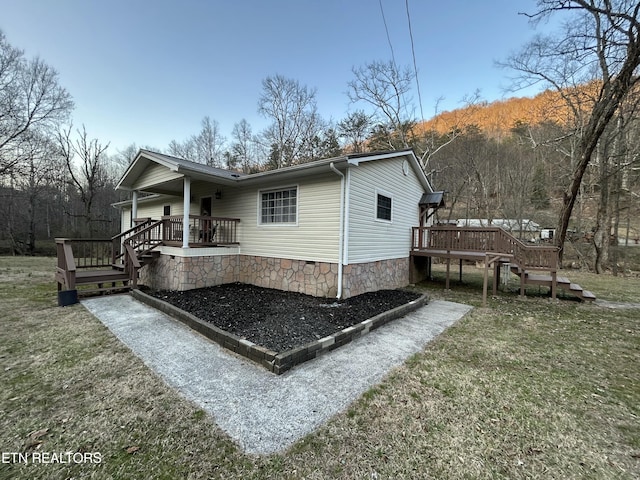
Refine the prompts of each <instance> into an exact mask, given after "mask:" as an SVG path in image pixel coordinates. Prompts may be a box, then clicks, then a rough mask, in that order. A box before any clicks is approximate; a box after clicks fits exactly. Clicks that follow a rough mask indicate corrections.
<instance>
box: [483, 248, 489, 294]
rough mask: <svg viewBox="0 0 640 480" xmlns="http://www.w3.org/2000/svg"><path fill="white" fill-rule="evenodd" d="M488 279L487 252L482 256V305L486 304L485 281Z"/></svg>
mask: <svg viewBox="0 0 640 480" xmlns="http://www.w3.org/2000/svg"><path fill="white" fill-rule="evenodd" d="M488 281H489V254H486V255H485V257H484V276H483V281H482V306H483V307H486V306H487V283H488Z"/></svg>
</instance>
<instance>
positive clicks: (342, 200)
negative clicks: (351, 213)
mask: <svg viewBox="0 0 640 480" xmlns="http://www.w3.org/2000/svg"><path fill="white" fill-rule="evenodd" d="M329 168H331V170H333V172H334V173H336V174H337V175H339V176H340V238H339V243H338V293H337V298H338V300H339V299H340V298H342V265H343V260H344V259H343V252H344V224H345V221H344V217H345V211H344V210H345V203H346V202H345V197H344V194H345V186H344V183H345V177H344V173H342V172H341V171H340V170H338V169H337V168H336V167H335V165H334V164H333V162H331V163H330V164H329Z"/></svg>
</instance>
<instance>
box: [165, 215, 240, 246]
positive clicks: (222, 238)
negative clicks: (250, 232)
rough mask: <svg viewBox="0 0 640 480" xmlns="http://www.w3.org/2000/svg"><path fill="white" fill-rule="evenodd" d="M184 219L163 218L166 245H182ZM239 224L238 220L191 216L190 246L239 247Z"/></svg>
mask: <svg viewBox="0 0 640 480" xmlns="http://www.w3.org/2000/svg"><path fill="white" fill-rule="evenodd" d="M183 218H184V217H183V216H182V215H169V216H164V217H162V221H163V222H164V227H163V241H164V243H165V244H166V245H182V238H183V228H184V226H183ZM239 222H240V219H238V218H226V217H207V216H203V215H189V232H188V235H189V244H195V245H205V246H206V245H237V244H238V223H239Z"/></svg>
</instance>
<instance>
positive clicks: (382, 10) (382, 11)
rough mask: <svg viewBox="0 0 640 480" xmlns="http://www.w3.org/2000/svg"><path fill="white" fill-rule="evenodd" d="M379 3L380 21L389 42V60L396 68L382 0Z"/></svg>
mask: <svg viewBox="0 0 640 480" xmlns="http://www.w3.org/2000/svg"><path fill="white" fill-rule="evenodd" d="M378 4H379V5H380V13H382V22H383V23H384V29H385V31H386V32H387V42H389V48H390V49H391V60H392V61H393V68H395V69H396V70H397V68H398V67H397V65H396V57H395V55H394V53H393V45H391V37H390V36H389V27H387V19H386V18H385V16H384V9H383V8H382V0H378Z"/></svg>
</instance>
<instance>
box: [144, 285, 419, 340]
mask: <svg viewBox="0 0 640 480" xmlns="http://www.w3.org/2000/svg"><path fill="white" fill-rule="evenodd" d="M147 293H149V294H150V295H153V296H155V297H157V298H159V299H161V300H164V301H165V302H168V303H170V304H172V305H175V306H176V307H178V308H180V309H181V310H184V311H186V312H189V313H191V314H192V315H195V316H196V317H198V318H200V319H201V320H205V321H207V322H210V323H212V324H213V325H215V326H216V327H218V328H221V329H222V330H225V331H227V332H230V333H233V334H234V335H237V336H239V337H241V338H246V339H247V340H250V341H252V342H253V343H255V344H257V345H261V346H263V347H266V348H268V349H270V350H273V351H275V352H284V351H287V350H290V349H292V348H296V347H299V346H302V345H305V344H307V343H309V342H313V341H315V340H318V339H320V338H324V337H326V336H327V335H331V334H334V333H336V332H339V331H340V330H342V329H344V328H347V327H349V326H351V325H354V324H356V323H359V322H362V321H364V320H367V319H368V318H371V317H374V316H376V315H378V314H380V313H382V312H386V311H387V310H391V309H393V308H395V307H399V306H400V305H404V304H406V303H409V302H410V301H412V300H415V299H417V298H418V297H419V296H420V295H419V294H417V293H414V292H408V291H404V290H379V291H377V292H371V293H365V294H362V295H358V296H356V297H351V298H349V299H347V300H341V301H336V300H335V299H327V298H317V297H312V296H309V295H303V294H300V293H293V292H283V291H280V290H272V289H269V288H261V287H255V286H253V285H245V284H241V283H232V284H227V285H219V286H216V287H208V288H200V289H196V290H188V291H185V292H170V291H156V292H153V291H148V292H147Z"/></svg>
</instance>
